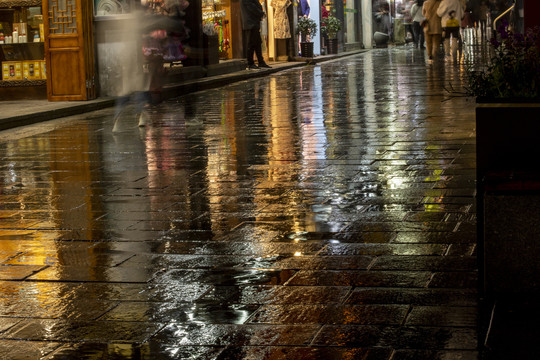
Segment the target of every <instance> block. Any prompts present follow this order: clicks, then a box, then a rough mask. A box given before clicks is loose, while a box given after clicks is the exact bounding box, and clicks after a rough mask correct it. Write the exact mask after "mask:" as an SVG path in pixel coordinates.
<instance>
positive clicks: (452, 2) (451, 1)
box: [437, 0, 464, 60]
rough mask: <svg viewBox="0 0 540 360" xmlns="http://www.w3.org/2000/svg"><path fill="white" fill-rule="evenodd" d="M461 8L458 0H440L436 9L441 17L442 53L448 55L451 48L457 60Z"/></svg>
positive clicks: (461, 15) (461, 16)
mask: <svg viewBox="0 0 540 360" xmlns="http://www.w3.org/2000/svg"><path fill="white" fill-rule="evenodd" d="M463 10H464V9H463V7H462V6H461V1H460V0H442V1H441V4H440V5H439V8H438V9H437V15H438V16H440V17H441V25H442V27H443V29H444V55H445V56H446V57H450V49H452V55H453V56H454V60H457V49H458V44H459V41H461V37H460V34H459V28H460V20H461V19H462V18H463ZM449 22H450V23H449ZM448 28H452V29H448ZM456 29H457V31H456Z"/></svg>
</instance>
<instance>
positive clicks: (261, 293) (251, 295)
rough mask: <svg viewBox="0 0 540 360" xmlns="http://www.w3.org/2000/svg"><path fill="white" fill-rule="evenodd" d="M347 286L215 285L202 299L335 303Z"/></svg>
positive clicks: (340, 298) (247, 302) (341, 299)
mask: <svg viewBox="0 0 540 360" xmlns="http://www.w3.org/2000/svg"><path fill="white" fill-rule="evenodd" d="M350 291H351V288H350V287H348V286H280V285H277V286H269V285H262V286H215V287H213V289H212V290H211V291H209V292H208V293H206V294H205V295H204V297H203V298H201V299H202V300H212V301H219V302H224V301H226V302H232V303H238V304H337V303H342V302H343V300H344V299H345V298H346V297H347V294H349V292H350Z"/></svg>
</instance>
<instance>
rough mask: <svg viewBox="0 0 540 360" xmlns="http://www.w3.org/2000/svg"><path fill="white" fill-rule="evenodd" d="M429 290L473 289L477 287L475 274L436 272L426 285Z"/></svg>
mask: <svg viewBox="0 0 540 360" xmlns="http://www.w3.org/2000/svg"><path fill="white" fill-rule="evenodd" d="M428 286H429V287H430V288H456V289H473V288H476V287H477V286H478V273H476V272H438V273H435V274H434V275H433V278H432V279H431V281H430V282H429V285H428Z"/></svg>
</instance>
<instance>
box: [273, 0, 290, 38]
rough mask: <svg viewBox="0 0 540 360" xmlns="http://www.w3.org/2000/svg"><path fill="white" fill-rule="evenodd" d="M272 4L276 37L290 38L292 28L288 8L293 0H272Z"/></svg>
mask: <svg viewBox="0 0 540 360" xmlns="http://www.w3.org/2000/svg"><path fill="white" fill-rule="evenodd" d="M270 5H272V8H273V9H274V38H276V39H290V38H291V28H290V26H289V17H288V16H287V8H288V7H289V5H291V0H272V2H271V3H270Z"/></svg>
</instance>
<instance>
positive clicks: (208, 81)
mask: <svg viewBox="0 0 540 360" xmlns="http://www.w3.org/2000/svg"><path fill="white" fill-rule="evenodd" d="M366 51H369V50H366V49H361V50H355V51H349V52H343V53H339V54H333V55H322V56H318V57H316V58H312V59H303V58H302V59H303V61H296V62H288V63H285V64H284V65H283V64H279V63H278V64H276V65H274V66H273V67H272V68H270V69H264V70H243V71H239V72H235V73H229V74H223V75H216V76H212V77H204V78H199V79H194V80H188V81H184V82H181V83H173V84H167V85H165V86H164V87H163V91H162V96H163V99H164V100H166V99H171V98H175V97H178V96H182V95H186V94H190V93H194V92H197V91H202V90H208V89H215V88H218V87H222V86H226V85H230V84H232V83H235V82H239V81H244V80H249V79H254V78H259V77H263V76H267V75H270V74H275V73H277V72H280V71H284V70H289V69H294V68H300V67H304V66H308V65H316V64H319V63H322V62H326V61H331V60H335V59H339V58H343V57H347V56H352V55H357V54H360V53H363V52H366ZM115 102H116V98H113V97H107V98H98V99H95V100H89V101H85V102H82V103H81V102H77V103H73V104H71V103H70V104H62V105H59V107H58V108H56V109H53V110H44V111H36V112H33V113H30V114H24V115H17V116H11V117H6V118H3V119H0V130H8V129H13V128H16V127H20V126H25V125H32V124H36V123H39V122H43V121H49V120H54V119H59V118H63V117H67V116H73V115H78V114H83V113H88V112H92V111H96V110H102V109H105V108H108V107H112V106H114V105H115Z"/></svg>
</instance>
